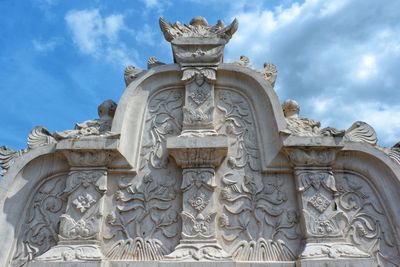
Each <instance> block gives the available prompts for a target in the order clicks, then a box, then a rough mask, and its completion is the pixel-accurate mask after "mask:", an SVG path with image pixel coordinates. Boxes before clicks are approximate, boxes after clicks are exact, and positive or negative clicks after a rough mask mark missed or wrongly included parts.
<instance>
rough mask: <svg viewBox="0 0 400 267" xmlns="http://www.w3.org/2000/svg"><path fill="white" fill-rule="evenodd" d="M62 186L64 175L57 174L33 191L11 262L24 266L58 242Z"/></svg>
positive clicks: (61, 211) (63, 197)
mask: <svg viewBox="0 0 400 267" xmlns="http://www.w3.org/2000/svg"><path fill="white" fill-rule="evenodd" d="M64 187H65V177H64V176H59V177H55V178H52V179H50V180H48V181H46V182H44V183H43V184H42V185H40V187H39V188H38V189H37V191H36V192H35V197H34V198H33V200H32V202H31V204H30V205H29V208H28V210H27V214H26V217H25V220H24V223H23V225H22V231H21V234H20V236H19V238H18V241H17V248H16V252H15V253H14V257H13V260H12V266H15V267H20V266H25V264H26V263H27V262H28V261H31V260H33V259H35V258H36V257H38V256H40V255H42V254H43V253H45V252H46V251H48V250H49V249H50V248H51V247H53V246H55V245H56V244H57V241H58V225H59V223H60V216H61V214H63V213H64V211H65V208H66V196H65V194H64V192H63V190H64Z"/></svg>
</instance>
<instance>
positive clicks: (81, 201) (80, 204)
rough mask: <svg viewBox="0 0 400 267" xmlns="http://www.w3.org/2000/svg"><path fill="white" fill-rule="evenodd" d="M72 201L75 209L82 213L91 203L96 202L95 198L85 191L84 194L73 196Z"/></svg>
mask: <svg viewBox="0 0 400 267" xmlns="http://www.w3.org/2000/svg"><path fill="white" fill-rule="evenodd" d="M72 203H73V204H74V205H75V207H76V209H78V210H79V211H80V212H82V213H83V212H85V211H86V210H87V209H89V208H90V207H91V206H92V204H94V203H96V200H95V199H94V198H93V197H92V195H90V194H88V193H86V194H85V195H80V196H78V197H77V198H75V199H74V200H73V201H72Z"/></svg>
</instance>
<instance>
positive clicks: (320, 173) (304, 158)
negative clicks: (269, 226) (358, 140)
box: [286, 147, 370, 259]
mask: <svg viewBox="0 0 400 267" xmlns="http://www.w3.org/2000/svg"><path fill="white" fill-rule="evenodd" d="M339 148H340V147H324V148H318V147H287V148H286V150H287V152H288V155H289V158H290V160H291V162H292V164H293V165H294V174H295V180H296V187H297V191H298V194H299V199H300V206H301V209H302V224H303V230H304V236H305V239H306V244H305V248H304V250H303V252H302V253H301V255H300V258H301V259H319V258H369V257H370V255H369V254H367V253H365V252H363V251H361V250H359V249H358V248H357V247H356V246H354V245H353V244H352V243H348V242H346V241H345V238H344V235H343V231H342V224H343V222H344V213H343V211H342V210H340V209H338V207H337V199H336V198H337V195H338V193H337V192H338V189H337V187H336V181H335V177H334V175H333V172H332V167H331V165H332V164H333V162H334V160H335V155H336V151H337V150H338V149H339Z"/></svg>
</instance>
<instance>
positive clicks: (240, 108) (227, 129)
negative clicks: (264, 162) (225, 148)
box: [217, 90, 260, 171]
mask: <svg viewBox="0 0 400 267" xmlns="http://www.w3.org/2000/svg"><path fill="white" fill-rule="evenodd" d="M217 108H218V110H219V111H221V112H222V114H223V115H222V118H221V121H220V123H219V126H218V127H217V131H218V133H221V134H227V135H228V136H231V137H232V139H233V142H232V143H231V144H230V146H231V148H232V150H233V151H234V153H232V154H231V155H230V156H229V158H228V163H229V165H230V166H231V167H232V168H234V169H240V168H244V167H246V166H248V167H249V168H250V169H252V170H254V171H257V170H259V168H260V167H259V153H258V147H257V137H256V133H255V132H254V129H255V127H254V122H253V119H252V115H251V110H250V107H249V106H248V103H247V101H246V100H245V99H244V98H243V97H242V96H241V95H239V94H238V93H236V92H231V91H227V90H220V91H219V92H218V103H217Z"/></svg>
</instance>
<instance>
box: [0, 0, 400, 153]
mask: <svg viewBox="0 0 400 267" xmlns="http://www.w3.org/2000/svg"><path fill="white" fill-rule="evenodd" d="M0 10H1V16H0V25H1V27H0V47H1V49H0V80H1V84H0V99H1V100H2V112H1V125H2V126H1V131H0V145H2V144H7V145H8V146H9V147H11V148H13V149H18V148H24V147H26V136H27V135H28V133H29V132H30V130H31V129H32V128H33V127H34V126H36V125H43V126H45V127H47V128H48V129H49V130H50V131H60V130H64V129H71V128H73V126H74V124H75V123H76V122H81V121H84V120H87V119H92V118H96V117H97V111H96V110H97V106H98V104H99V103H101V102H102V101H103V100H105V99H110V98H111V99H113V100H115V101H116V102H118V100H119V98H120V96H121V94H122V92H123V90H124V87H125V86H124V82H123V70H124V68H125V66H126V65H128V64H132V65H135V66H136V67H139V68H146V62H147V59H148V57H150V56H156V57H157V58H158V59H159V60H160V61H163V62H166V63H171V62H172V55H171V51H170V47H169V44H168V43H167V42H165V41H164V39H163V36H162V34H161V32H160V30H159V27H158V18H159V17H160V16H163V17H165V18H166V19H167V20H168V21H171V22H175V21H177V20H179V21H181V22H184V23H187V22H189V21H190V19H191V18H192V17H193V16H196V15H202V16H205V17H206V19H207V20H208V22H209V23H210V24H215V23H216V21H217V20H218V19H223V20H224V21H225V22H226V23H230V22H231V21H232V20H233V18H235V17H236V18H237V19H238V20H239V29H238V32H237V33H236V34H235V35H234V37H233V38H232V40H231V41H230V43H229V44H228V46H227V47H226V52H225V53H226V54H225V60H226V61H227V62H229V61H233V60H236V59H238V58H239V56H240V55H246V56H248V57H249V58H250V60H251V64H252V66H253V67H254V68H260V67H261V66H262V64H263V62H265V61H267V62H272V63H274V64H276V65H277V66H278V71H279V75H278V80H277V83H276V88H275V89H276V90H277V93H278V95H279V97H280V101H281V102H282V101H283V100H285V99H287V98H290V99H295V100H297V101H298V102H299V104H300V105H301V115H302V116H304V117H309V118H313V119H316V120H319V121H321V123H322V126H324V127H325V126H333V127H337V128H342V129H346V128H348V127H349V126H350V125H351V124H352V122H354V121H357V120H362V121H366V122H368V123H369V124H371V125H372V126H373V127H374V128H375V129H376V131H377V133H378V138H379V143H380V144H381V145H382V146H392V145H393V144H394V143H396V142H397V141H400V101H399V99H400V90H399V89H400V1H398V0H380V1H376V0H352V1H350V0H348V1H346V0H325V1H318V0H306V1H298V2H297V1H291V0H283V1H276V0H269V1H260V0H258V1H244V0H235V1H233V0H218V1H215V0H188V1H172V0H143V1H140V0H137V1H132V0H114V1H81V0H70V1H61V0H26V1H15V0H2V1H0Z"/></svg>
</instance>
